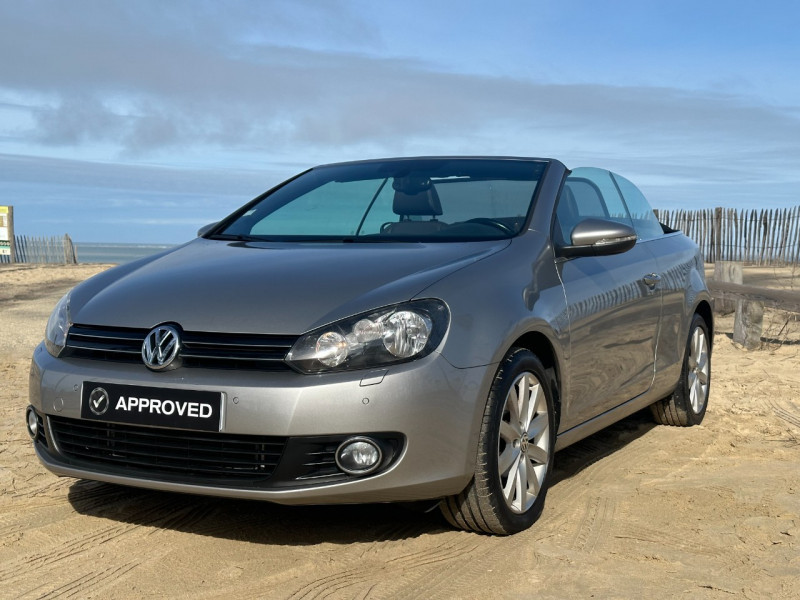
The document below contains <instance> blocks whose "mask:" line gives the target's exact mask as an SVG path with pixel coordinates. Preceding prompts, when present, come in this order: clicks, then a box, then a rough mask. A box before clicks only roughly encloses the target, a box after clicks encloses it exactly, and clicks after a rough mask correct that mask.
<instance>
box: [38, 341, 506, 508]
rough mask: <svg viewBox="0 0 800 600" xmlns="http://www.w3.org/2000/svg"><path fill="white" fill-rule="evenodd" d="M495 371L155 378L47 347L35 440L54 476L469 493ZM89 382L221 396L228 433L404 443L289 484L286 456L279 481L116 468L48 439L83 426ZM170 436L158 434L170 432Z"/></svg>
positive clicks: (163, 485)
mask: <svg viewBox="0 0 800 600" xmlns="http://www.w3.org/2000/svg"><path fill="white" fill-rule="evenodd" d="M495 369H496V365H490V366H486V367H475V368H471V369H456V368H455V367H453V366H452V365H450V364H449V363H448V362H447V361H446V360H445V359H444V358H443V357H442V356H441V355H439V354H438V353H433V354H431V355H429V356H427V357H425V358H423V359H421V360H418V361H414V362H411V363H406V364H401V365H395V366H392V367H389V368H388V369H381V370H380V371H378V372H370V371H353V372H342V373H330V374H324V375H300V374H298V373H295V372H291V371H282V372H256V371H230V370H214V369H200V368H195V369H189V368H180V369H176V370H174V371H169V372H165V373H154V372H151V371H149V370H147V369H146V368H145V367H144V366H143V365H135V364H124V363H112V362H104V361H97V360H86V359H74V358H66V359H56V358H54V357H52V356H51V355H50V354H49V353H48V352H47V351H46V350H45V349H44V346H43V345H39V347H37V349H36V351H35V352H34V356H33V361H32V364H31V373H30V403H31V405H32V406H33V408H34V409H35V410H36V411H37V413H39V415H40V416H41V417H42V422H43V425H44V430H45V435H44V436H43V439H41V440H39V439H37V441H35V448H36V453H37V455H38V456H39V459H40V460H41V462H42V463H43V464H44V465H45V467H47V468H48V469H49V470H50V471H52V472H53V473H55V474H57V475H61V476H69V477H76V478H83V479H93V480H98V481H107V482H110V483H118V484H125V485H134V486H139V487H145V488H151V489H160V490H169V491H177V492H187V493H194V494H203V495H214V496H227V497H236V498H253V499H262V500H269V501H272V502H278V503H282V504H327V503H361V502H391V501H413V500H423V499H431V498H438V497H442V496H447V495H450V494H455V493H457V492H459V491H461V490H462V489H463V488H464V487H465V486H466V485H467V483H468V482H469V479H470V477H471V476H472V473H473V470H474V465H475V459H476V448H477V439H478V432H479V428H480V422H481V418H482V415H483V410H484V406H485V399H486V397H487V396H488V393H489V387H490V385H491V381H492V377H493V375H494V371H495ZM87 381H95V382H98V381H99V382H108V383H117V384H124V385H137V386H146V387H158V388H163V389H167V390H168V389H190V390H199V391H212V392H221V393H222V408H221V411H222V415H221V427H220V432H219V433H220V434H225V435H228V434H233V435H239V436H274V437H276V438H280V439H285V440H287V443H305V440H309V439H329V440H330V439H332V440H336V439H344V438H345V437H347V436H351V435H361V434H367V433H375V434H377V435H386V436H388V437H390V438H392V439H399V440H400V445H399V447H398V448H397V452H396V455H395V456H394V458H393V460H392V461H390V464H387V465H386V467H385V468H384V469H383V470H380V471H379V472H377V473H376V474H373V475H370V476H367V477H361V478H357V477H352V476H347V477H339V478H338V479H337V480H335V481H323V482H322V483H315V482H314V481H313V480H311V481H308V480H305V481H303V482H297V483H296V484H293V483H292V481H291V473H289V474H288V475H287V470H290V466H287V464H284V465H283V468H282V466H281V464H280V463H279V464H278V467H277V469H278V470H279V471H280V472H281V473H282V476H281V477H280V478H277V479H275V480H274V481H267V482H266V483H264V484H260V485H258V486H252V485H237V484H235V483H234V484H231V483H229V482H226V483H225V484H216V483H213V482H212V483H209V482H207V481H205V480H202V479H201V478H197V479H196V480H195V479H193V478H192V477H186V476H181V475H176V476H171V475H169V474H165V473H163V472H160V473H153V474H149V473H148V472H147V469H146V468H144V469H143V468H138V469H129V470H124V469H120V468H118V467H117V468H112V467H109V466H107V465H105V464H102V463H94V462H92V461H91V460H84V459H76V458H75V457H74V456H71V455H67V454H65V453H63V452H62V451H61V449H60V447H59V445H58V443H57V438H55V439H54V438H53V436H52V428H51V420H54V419H58V420H59V421H61V422H66V421H69V422H74V421H77V422H80V421H81V398H82V386H83V385H84V382H87ZM51 417H53V419H51ZM91 423H96V421H94V420H93V421H91ZM170 431H171V430H169V429H163V428H161V429H159V430H158V432H159V433H161V434H162V436H163V435H166V436H169V432H170ZM211 435H212V436H213V435H214V434H211ZM284 459H286V455H284V457H283V458H281V460H282V461H283V460H284ZM287 460H288V459H287ZM281 469H282V470H281ZM334 479H336V478H334Z"/></svg>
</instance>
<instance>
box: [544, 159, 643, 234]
mask: <svg viewBox="0 0 800 600" xmlns="http://www.w3.org/2000/svg"><path fill="white" fill-rule="evenodd" d="M588 218H596V219H608V220H610V221H617V222H619V223H624V224H625V225H628V226H629V227H632V226H633V223H632V222H631V218H630V216H629V214H628V209H627V208H626V207H625V203H624V202H623V201H622V196H620V193H619V191H618V189H617V186H616V184H615V183H614V181H613V180H612V179H611V173H610V172H609V171H606V170H604V169H595V168H589V167H583V168H579V169H575V170H573V171H572V173H571V174H570V176H569V177H567V180H566V181H565V182H564V187H563V188H562V189H561V195H560V196H559V199H558V205H557V206H556V225H555V228H554V232H553V235H554V236H555V237H556V242H557V243H564V244H571V243H572V230H573V229H574V228H575V225H577V224H578V223H579V222H580V221H582V220H583V219H588ZM559 237H560V238H561V239H558V238H559Z"/></svg>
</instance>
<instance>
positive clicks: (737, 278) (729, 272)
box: [714, 260, 743, 315]
mask: <svg viewBox="0 0 800 600" xmlns="http://www.w3.org/2000/svg"><path fill="white" fill-rule="evenodd" d="M714 281H726V282H728V283H743V278H742V263H740V262H733V261H730V260H718V261H717V262H715V263H714ZM735 310H736V301H734V300H719V299H717V300H715V301H714V311H715V312H718V313H719V314H721V315H728V314H730V313H732V312H733V311H735Z"/></svg>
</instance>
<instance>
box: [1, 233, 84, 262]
mask: <svg viewBox="0 0 800 600" xmlns="http://www.w3.org/2000/svg"><path fill="white" fill-rule="evenodd" d="M14 243H15V250H16V252H15V254H16V257H15V258H16V262H18V263H59V264H76V263H77V262H78V253H77V251H76V250H75V245H74V244H73V243H72V239H71V238H70V237H69V236H68V235H64V236H63V237H60V236H54V237H31V236H27V235H16V236H14ZM10 259H11V257H10V256H0V263H9V262H11V260H10Z"/></svg>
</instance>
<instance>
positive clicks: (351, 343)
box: [286, 300, 450, 373]
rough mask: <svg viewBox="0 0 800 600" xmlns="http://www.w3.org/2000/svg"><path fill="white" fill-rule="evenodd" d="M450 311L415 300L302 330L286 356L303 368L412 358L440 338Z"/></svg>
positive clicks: (376, 363) (347, 366) (436, 303)
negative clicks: (307, 330)
mask: <svg viewBox="0 0 800 600" xmlns="http://www.w3.org/2000/svg"><path fill="white" fill-rule="evenodd" d="M449 323H450V311H449V310H448V309H447V305H445V303H444V302H442V301H441V300H416V301H414V302H407V303H404V304H397V305H395V306H388V307H386V308H381V309H378V310H375V311H372V312H369V313H364V314H361V315H356V316H354V317H350V318H348V319H343V320H342V321H338V322H337V323H332V324H331V325H327V326H325V327H322V328H320V329H317V330H315V331H312V332H310V333H307V334H305V335H304V336H302V337H301V338H300V339H299V340H297V342H296V343H295V344H294V346H292V349H291V350H290V351H289V354H288V355H287V356H286V360H287V361H288V362H289V363H290V364H291V365H292V366H294V367H295V368H297V369H298V370H300V371H302V372H304V373H321V372H325V371H344V370H348V369H368V368H371V367H378V366H383V365H390V364H394V363H400V362H407V361H409V360H416V359H417V358H422V357H423V356H426V355H428V354H430V353H431V352H432V351H433V350H434V349H435V348H436V347H437V346H438V345H439V344H440V343H441V341H442V339H443V338H444V334H445V333H446V332H447V327H448V325H449Z"/></svg>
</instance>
